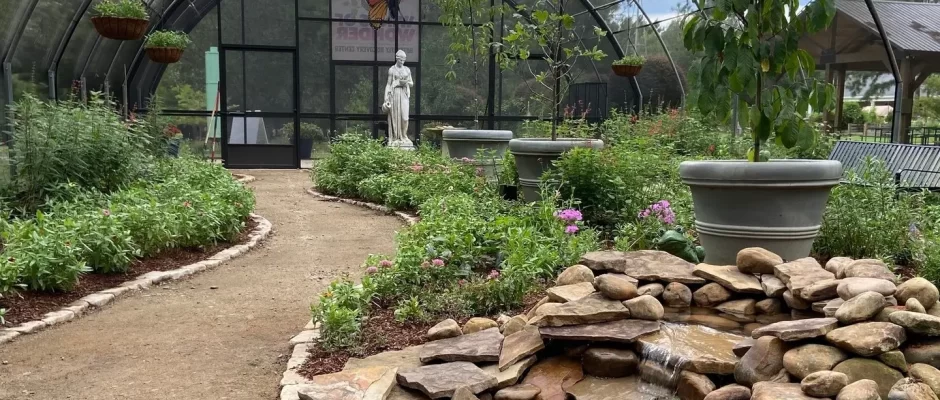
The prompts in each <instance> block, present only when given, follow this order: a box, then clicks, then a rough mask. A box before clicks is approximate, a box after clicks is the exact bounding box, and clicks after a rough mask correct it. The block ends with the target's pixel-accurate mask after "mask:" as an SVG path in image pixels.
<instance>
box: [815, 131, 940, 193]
mask: <svg viewBox="0 0 940 400" xmlns="http://www.w3.org/2000/svg"><path fill="white" fill-rule="evenodd" d="M868 157H871V158H876V159H880V160H882V161H884V163H885V165H886V166H887V168H888V170H890V171H892V172H893V173H894V182H895V184H896V185H897V186H898V190H905V191H920V190H924V189H926V190H929V191H932V192H938V191H940V146H920V145H911V144H895V143H869V142H854V141H847V140H840V141H838V142H836V145H835V147H834V148H833V149H832V153H831V154H829V159H830V160H837V161H840V162H842V167H843V168H844V169H845V171H851V170H857V169H859V168H861V167H863V166H864V164H865V159H866V158H868Z"/></svg>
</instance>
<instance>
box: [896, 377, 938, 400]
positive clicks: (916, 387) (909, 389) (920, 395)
mask: <svg viewBox="0 0 940 400" xmlns="http://www.w3.org/2000/svg"><path fill="white" fill-rule="evenodd" d="M888 400H937V395H936V394H935V393H934V392H933V390H931V389H930V386H928V385H927V384H926V383H921V382H917V381H916V380H914V379H911V378H904V379H901V380H899V381H898V382H897V383H895V384H894V386H893V387H891V391H890V392H888Z"/></svg>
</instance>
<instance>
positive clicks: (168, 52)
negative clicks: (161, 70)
mask: <svg viewBox="0 0 940 400" xmlns="http://www.w3.org/2000/svg"><path fill="white" fill-rule="evenodd" d="M190 43H192V41H191V40H189V35H187V34H185V33H183V32H178V31H166V30H160V31H155V32H153V33H151V34H150V35H147V42H146V43H144V47H145V48H146V49H147V57H148V58H150V59H151V60H153V62H157V63H161V64H173V63H175V62H178V61H179V60H180V58H181V57H182V56H183V50H186V47H188V46H189V44H190Z"/></svg>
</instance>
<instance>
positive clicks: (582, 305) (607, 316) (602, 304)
mask: <svg viewBox="0 0 940 400" xmlns="http://www.w3.org/2000/svg"><path fill="white" fill-rule="evenodd" d="M550 304H552V303H549V304H545V305H543V306H542V307H541V308H539V311H538V312H536V317H535V318H533V319H531V320H529V324H533V325H536V326H539V327H543V326H565V325H579V324H592V323H597V322H607V321H615V320H620V319H626V318H630V311H629V310H627V308H626V307H624V306H623V304H621V303H620V302H619V301H617V300H611V299H608V298H607V297H605V296H604V295H602V294H600V293H594V294H591V295H589V296H586V297H584V298H581V299H578V300H575V301H569V302H567V303H564V304H557V305H556V306H554V307H551V308H549V309H547V310H545V312H542V308H544V307H546V306H548V305H550ZM539 314H541V315H539Z"/></svg>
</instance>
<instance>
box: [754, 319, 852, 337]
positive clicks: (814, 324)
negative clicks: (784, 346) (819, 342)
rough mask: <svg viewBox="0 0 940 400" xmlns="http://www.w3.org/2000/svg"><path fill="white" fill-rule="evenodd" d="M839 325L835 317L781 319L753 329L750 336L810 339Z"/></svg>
mask: <svg viewBox="0 0 940 400" xmlns="http://www.w3.org/2000/svg"><path fill="white" fill-rule="evenodd" d="M838 326H839V321H838V320H836V319H835V318H812V319H801V320H796V321H782V322H777V323H774V324H770V325H767V326H765V327H763V328H759V329H755V330H754V332H751V337H753V338H755V339H757V338H759V337H761V336H775V337H778V338H780V339H781V340H785V341H787V342H793V341H797V340H804V339H812V338H815V337H819V336H825V335H826V334H827V333H830V332H831V331H832V330H833V329H836V328H837V327H838Z"/></svg>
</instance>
